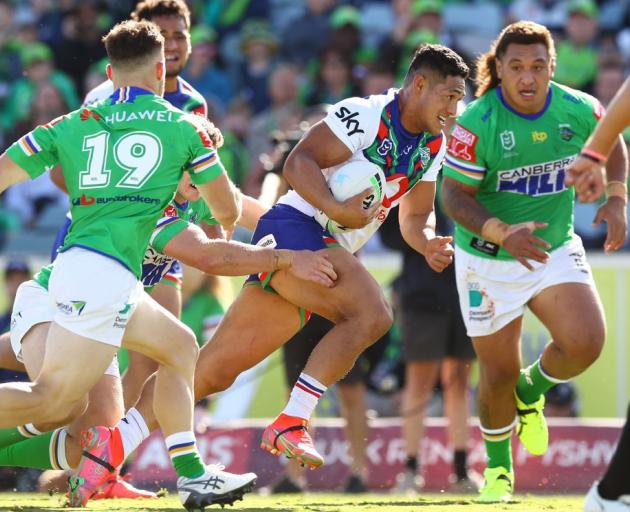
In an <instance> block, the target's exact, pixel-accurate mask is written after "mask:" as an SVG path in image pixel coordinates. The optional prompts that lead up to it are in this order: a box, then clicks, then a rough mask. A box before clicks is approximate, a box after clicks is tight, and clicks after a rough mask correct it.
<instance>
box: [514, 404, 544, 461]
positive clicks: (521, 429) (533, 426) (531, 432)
mask: <svg viewBox="0 0 630 512" xmlns="http://www.w3.org/2000/svg"><path fill="white" fill-rule="evenodd" d="M514 397H515V398H516V412H517V413H518V427H517V429H516V434H517V435H518V438H519V440H520V441H521V443H522V444H523V446H524V447H525V449H526V450H527V451H528V452H529V453H531V454H532V455H542V454H543V453H545V452H546V451H547V447H548V446H549V430H548V429H547V420H545V415H544V413H543V411H544V409H545V395H540V398H539V399H538V400H537V401H536V402H534V403H533V404H525V403H523V402H522V401H521V399H520V398H519V397H518V395H517V394H516V393H514Z"/></svg>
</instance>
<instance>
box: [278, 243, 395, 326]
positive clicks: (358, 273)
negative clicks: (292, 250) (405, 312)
mask: <svg viewBox="0 0 630 512" xmlns="http://www.w3.org/2000/svg"><path fill="white" fill-rule="evenodd" d="M321 252H323V253H325V254H326V255H327V257H328V258H329V259H330V261H331V262H332V264H333V266H334V267H335V272H337V276H338V277H337V281H336V283H335V286H334V287H333V288H325V287H323V286H320V285H318V284H316V283H308V282H305V281H303V280H300V279H298V278H296V277H294V276H293V275H292V274H290V273H289V272H288V271H286V270H282V271H280V272H276V273H275V274H274V276H273V277H272V279H271V286H272V287H273V289H274V290H276V291H277V292H278V293H279V294H280V295H281V296H282V297H284V298H285V299H286V300H287V301H288V302H291V303H292V304H296V305H298V306H300V307H302V308H305V309H307V310H309V311H313V312H315V313H317V314H318V315H321V316H323V317H324V318H327V319H328V320H330V321H332V322H335V323H337V322H339V321H341V320H344V319H347V318H350V317H353V316H358V315H360V314H362V313H368V312H369V311H370V310H372V309H373V308H380V307H388V306H387V303H386V300H385V297H384V296H383V292H382V290H381V288H380V286H379V285H378V283H377V282H376V281H375V280H374V278H373V277H372V276H371V275H370V273H369V272H368V271H367V269H366V268H365V267H364V266H363V265H362V264H361V262H360V261H359V260H358V259H357V258H356V257H354V256H353V255H352V254H350V253H349V252H348V251H347V250H345V249H342V248H341V247H331V248H327V249H322V250H321Z"/></svg>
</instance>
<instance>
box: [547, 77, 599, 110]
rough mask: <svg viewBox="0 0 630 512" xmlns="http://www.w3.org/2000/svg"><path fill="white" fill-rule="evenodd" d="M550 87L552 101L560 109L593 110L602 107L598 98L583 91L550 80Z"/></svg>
mask: <svg viewBox="0 0 630 512" xmlns="http://www.w3.org/2000/svg"><path fill="white" fill-rule="evenodd" d="M550 87H551V91H552V101H553V102H554V103H555V102H557V103H558V106H559V108H560V109H561V110H574V109H583V110H586V111H590V112H593V111H597V109H600V108H602V107H601V104H600V102H599V100H597V99H596V98H595V97H594V96H591V95H590V94H588V93H586V92H584V91H580V90H579V89H573V88H572V87H569V86H567V85H563V84H559V83H557V82H551V83H550ZM596 114H598V112H596Z"/></svg>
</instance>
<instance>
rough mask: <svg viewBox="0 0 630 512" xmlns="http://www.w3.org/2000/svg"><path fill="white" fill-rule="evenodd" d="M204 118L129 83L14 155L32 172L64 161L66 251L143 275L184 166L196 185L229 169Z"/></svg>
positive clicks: (42, 129) (30, 138)
mask: <svg viewBox="0 0 630 512" xmlns="http://www.w3.org/2000/svg"><path fill="white" fill-rule="evenodd" d="M202 123H203V120H202V119H201V118H200V117H199V116H196V115H192V114H186V113H184V112H182V111H181V110H178V109H176V108H175V107H173V106H172V105H171V104H170V103H168V102H167V101H166V100H164V99H163V98H161V97H159V96H156V95H155V94H153V93H152V92H149V91H146V90H143V89H140V88H136V87H122V88H120V89H118V90H116V91H115V92H114V94H113V95H112V96H110V97H109V98H108V99H106V100H104V101H102V102H100V103H97V104H95V105H93V106H91V107H89V108H82V109H79V110H77V111H74V112H71V113H70V114H67V115H64V116H61V117H59V118H57V119H55V120H53V121H51V122H50V123H48V124H46V125H43V126H38V127H37V128H35V129H34V130H33V131H32V132H30V133H28V134H27V135H25V136H24V137H22V138H21V139H19V140H18V141H17V142H15V143H14V144H13V145H12V146H11V147H10V148H9V149H8V150H7V154H8V155H9V157H10V158H11V159H12V160H14V161H15V163H16V164H17V165H19V166H20V167H22V168H23V169H24V170H25V171H26V172H27V173H28V174H29V175H30V176H31V177H32V178H35V177H37V176H39V175H40V174H42V173H43V172H45V171H47V170H49V169H51V168H52V167H53V166H55V165H57V164H61V166H62V170H63V174H64V177H65V181H66V185H67V188H68V195H69V197H70V203H71V209H70V211H71V213H72V219H73V221H72V225H71V227H70V231H69V232H68V235H67V237H66V239H65V241H64V244H63V246H62V247H61V249H60V251H61V252H63V251H65V250H67V249H69V248H70V247H83V248H86V249H90V250H93V251H95V252H99V253H101V254H104V255H106V256H109V257H111V258H114V259H115V260H117V261H119V262H120V263H121V264H122V265H124V266H125V267H127V268H128V269H129V270H131V271H132V272H133V273H134V274H135V275H136V276H137V277H138V278H140V276H141V270H142V268H141V267H142V265H141V263H142V259H143V256H144V252H145V250H146V248H147V245H148V243H149V238H150V236H151V234H152V232H153V230H154V228H155V223H156V221H157V220H158V218H159V217H160V215H161V214H162V212H163V211H164V208H165V207H166V206H167V205H168V203H169V202H170V201H171V200H172V199H173V197H174V194H175V190H176V188H177V184H178V182H179V180H180V178H181V175H182V172H183V171H187V172H189V173H190V174H191V179H192V181H193V183H195V184H202V183H206V182H209V181H211V180H213V179H215V178H216V177H217V176H219V175H220V174H221V173H223V172H224V169H223V167H222V165H221V163H220V161H219V157H218V155H217V152H216V150H215V149H214V147H213V145H212V142H211V140H210V138H209V137H208V135H207V133H206V131H205V129H204V126H203V124H202Z"/></svg>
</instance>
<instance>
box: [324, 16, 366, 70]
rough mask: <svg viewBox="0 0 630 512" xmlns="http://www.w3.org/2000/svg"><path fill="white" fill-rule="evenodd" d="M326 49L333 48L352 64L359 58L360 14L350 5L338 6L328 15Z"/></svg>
mask: <svg viewBox="0 0 630 512" xmlns="http://www.w3.org/2000/svg"><path fill="white" fill-rule="evenodd" d="M330 28H331V29H332V30H331V33H330V38H329V43H328V47H330V48H335V49H337V51H339V52H340V53H342V54H345V55H346V56H347V58H348V59H349V60H351V61H353V62H358V61H359V59H360V58H361V55H360V54H359V52H360V50H361V13H360V12H359V10H358V9H356V8H355V7H352V6H350V5H340V6H339V7H337V8H336V9H335V10H334V11H333V12H332V13H331V15H330Z"/></svg>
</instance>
